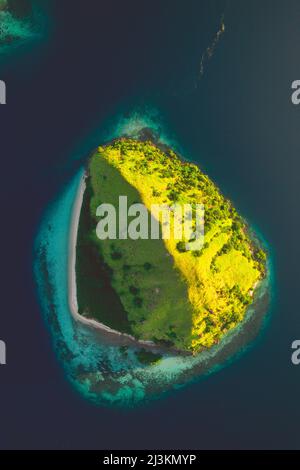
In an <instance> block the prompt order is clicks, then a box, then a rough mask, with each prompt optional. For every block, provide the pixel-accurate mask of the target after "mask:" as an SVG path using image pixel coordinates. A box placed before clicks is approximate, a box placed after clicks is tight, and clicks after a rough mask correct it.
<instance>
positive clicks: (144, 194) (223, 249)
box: [89, 138, 266, 353]
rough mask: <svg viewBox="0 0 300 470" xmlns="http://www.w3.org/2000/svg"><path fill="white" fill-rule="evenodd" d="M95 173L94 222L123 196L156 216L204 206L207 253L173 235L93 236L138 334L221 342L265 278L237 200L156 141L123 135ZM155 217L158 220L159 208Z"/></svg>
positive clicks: (190, 345)
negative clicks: (178, 206) (102, 208)
mask: <svg viewBox="0 0 300 470" xmlns="http://www.w3.org/2000/svg"><path fill="white" fill-rule="evenodd" d="M89 174H90V183H89V184H90V185H91V189H92V194H93V196H92V199H91V205H90V211H91V212H90V215H91V217H92V218H93V219H95V222H96V217H95V214H96V208H97V206H98V205H99V204H100V203H102V202H106V203H113V204H114V205H115V206H116V207H117V206H118V198H119V196H120V195H127V196H128V204H131V203H134V202H143V203H144V204H145V206H146V207H147V209H148V211H149V212H150V211H151V208H152V205H153V204H164V205H169V206H172V205H173V204H174V203H188V204H192V205H193V204H197V203H198V204H199V203H202V204H203V205H204V209H205V238H204V246H203V248H202V249H201V250H197V251H185V250H184V249H182V246H180V244H179V243H178V240H176V239H174V236H171V238H170V239H166V240H151V239H150V240H136V241H134V240H114V241H110V240H106V241H101V242H100V241H99V240H97V237H96V235H95V233H93V234H91V239H93V242H94V243H96V244H97V246H98V247H99V250H100V251H101V254H102V256H103V259H104V261H105V263H106V264H107V265H108V266H109V267H110V268H111V269H112V285H113V287H114V289H115V291H116V292H117V293H118V295H119V297H120V299H121V302H122V304H123V306H124V308H125V310H126V312H127V315H128V319H129V321H130V324H131V327H132V332H133V334H134V335H135V336H136V337H138V338H140V339H144V340H155V341H168V342H170V343H172V344H173V345H174V346H175V347H176V348H178V349H181V350H189V351H191V352H193V353H196V352H199V351H201V350H202V349H204V348H209V347H211V346H212V345H214V344H216V343H218V342H219V341H220V339H221V338H222V336H224V335H225V334H226V333H227V332H228V331H229V330H231V329H232V328H234V327H235V326H236V325H237V324H238V323H239V322H240V321H242V319H243V318H244V315H245V312H246V309H247V307H248V306H249V304H250V303H251V302H252V299H253V293H254V290H255V287H256V286H257V284H258V282H259V281H260V280H261V279H262V278H263V276H264V274H265V260H266V255H265V253H264V252H263V251H262V250H261V249H260V248H259V247H258V246H257V245H256V244H255V242H254V241H253V240H251V239H250V237H249V234H248V231H247V226H246V225H245V223H244V221H243V220H242V219H241V217H240V216H239V215H238V214H237V212H236V210H235V209H234V207H233V206H232V204H231V202H230V201H229V200H228V199H226V198H225V197H224V196H223V195H222V194H221V193H220V191H219V189H218V188H217V187H216V185H215V184H214V183H213V182H212V181H211V180H210V179H209V178H208V176H206V175H205V174H204V173H203V172H202V171H201V170H200V169H199V167H198V166H196V165H194V164H192V163H189V162H184V161H182V160H181V159H180V158H179V157H178V156H177V155H176V154H175V153H174V152H173V151H172V150H170V149H168V148H166V147H162V148H159V147H158V146H156V145H155V144H154V143H152V142H151V141H146V142H141V141H137V140H132V139H125V138H124V139H118V140H116V141H114V142H113V143H111V144H109V145H106V146H103V147H99V148H98V150H97V152H95V153H94V154H93V156H92V157H91V160H90V164H89ZM152 215H153V216H154V217H157V214H155V213H154V212H153V209H152ZM95 226H96V225H95ZM171 234H172V232H171ZM186 241H187V240H186ZM99 301H101V299H99ZM112 314H113V313H112Z"/></svg>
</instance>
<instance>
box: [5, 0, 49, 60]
mask: <svg viewBox="0 0 300 470" xmlns="http://www.w3.org/2000/svg"><path fill="white" fill-rule="evenodd" d="M45 5H46V3H45V2H39V1H37V0H34V1H32V14H31V15H30V16H29V17H26V18H17V17H15V16H13V15H12V14H11V13H10V12H9V11H0V56H4V57H5V58H6V57H7V56H10V55H11V54H13V53H14V52H15V51H17V50H19V48H20V46H22V48H23V47H24V46H29V47H31V46H32V45H34V44H35V43H36V42H39V41H40V40H41V39H42V38H43V37H45V36H46V32H47V30H48V27H49V21H50V18H49V17H48V16H47V15H46V13H45V10H44V7H45Z"/></svg>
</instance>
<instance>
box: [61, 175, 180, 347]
mask: <svg viewBox="0 0 300 470" xmlns="http://www.w3.org/2000/svg"><path fill="white" fill-rule="evenodd" d="M85 178H86V173H85V172H84V174H83V176H82V177H81V180H80V183H79V186H78V190H77V194H76V198H75V202H74V205H73V209H72V215H71V224H70V227H71V228H70V237H69V254H68V257H69V262H68V303H69V308H70V312H71V314H72V317H73V318H74V320H75V321H78V322H81V323H82V324H84V325H86V326H90V327H92V328H94V329H96V330H98V331H101V332H102V333H106V334H108V335H109V336H113V337H115V338H118V339H120V340H123V343H124V340H125V342H126V341H127V342H128V343H129V344H131V345H136V346H139V347H143V348H147V349H149V350H152V351H153V350H154V351H155V352H157V351H163V352H166V350H165V349H164V348H163V347H161V346H159V345H157V344H155V343H153V342H152V341H140V340H137V339H136V338H134V336H131V335H129V334H127V333H120V332H119V331H117V330H114V329H112V328H110V327H109V326H106V325H104V323H100V322H99V321H97V320H93V319H91V318H85V317H84V316H82V315H80V313H79V312H78V302H77V285H76V248H77V234H78V226H79V220H80V213H81V207H82V202H83V197H84V192H85V189H86V184H85ZM123 345H124V344H120V346H123ZM168 351H169V352H170V350H169V349H168ZM176 352H178V351H176ZM178 353H179V352H178Z"/></svg>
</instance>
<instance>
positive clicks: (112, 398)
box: [35, 114, 271, 407]
mask: <svg viewBox="0 0 300 470" xmlns="http://www.w3.org/2000/svg"><path fill="white" fill-rule="evenodd" d="M145 126H147V127H152V129H153V130H154V131H156V132H160V131H159V126H158V125H157V124H154V122H153V121H151V119H148V118H145V117H143V118H139V116H138V115H137V114H133V115H132V117H131V118H127V119H124V120H120V121H119V124H118V125H116V126H114V131H113V132H109V133H108V134H109V138H112V137H114V136H115V135H123V134H124V133H126V134H129V135H132V136H134V135H136V133H137V132H138V131H139V130H140V129H141V128H143V127H145ZM113 133H115V135H114V134H113ZM160 138H161V141H163V142H164V143H168V145H171V146H173V147H175V148H177V149H178V145H176V144H175V143H174V142H170V141H168V139H167V138H166V137H165V136H164V134H163V133H161V137H160ZM99 143H101V142H99ZM82 173H83V169H81V170H80V171H79V172H78V173H77V174H76V175H75V176H74V177H73V179H72V181H71V182H70V183H69V185H67V187H65V188H64V190H63V191H62V193H61V194H60V195H59V197H58V198H57V199H56V201H55V202H53V203H52V204H51V206H50V207H49V208H48V210H47V212H46V214H45V216H44V218H43V220H42V223H41V226H40V229H39V233H38V236H37V239H36V244H35V253H36V257H35V276H36V280H37V285H38V291H39V296H40V301H41V306H42V310H43V312H44V315H45V320H46V323H47V326H48V327H49V328H50V331H51V334H52V338H53V345H54V348H55V351H56V354H57V356H58V358H59V361H60V362H61V364H62V366H63V368H64V370H65V373H66V376H67V378H68V380H69V381H70V382H71V383H72V384H73V386H74V387H75V388H76V389H77V390H78V391H79V392H80V393H81V394H82V395H83V396H84V397H85V398H87V399H89V400H91V401H93V402H94V403H96V404H100V405H113V406H126V407H131V406H135V405H137V404H140V403H144V402H145V401H147V400H149V399H150V398H154V397H155V398H157V397H159V396H161V395H162V394H164V393H166V392H169V391H170V390H172V389H177V388H178V387H181V386H184V385H185V384H187V383H190V382H191V381H194V380H198V378H199V377H203V376H205V375H208V374H211V373H212V372H216V371H217V370H218V369H219V368H220V367H222V366H223V365H225V364H227V365H228V364H229V363H230V362H231V361H232V360H235V359H237V358H238V357H239V356H240V355H241V354H242V353H243V352H245V350H246V349H247V347H248V346H247V345H249V343H250V342H251V341H252V340H253V339H254V338H256V336H257V334H258V332H259V331H260V330H261V329H262V324H263V323H264V322H265V319H266V313H267V311H268V309H269V304H268V301H269V296H268V292H269V290H270V285H271V269H269V275H268V277H267V279H266V280H265V281H264V283H263V284H262V286H261V287H260V291H259V293H258V295H257V301H256V305H255V309H254V307H253V308H252V309H249V311H248V314H247V316H246V319H245V321H244V322H243V324H241V326H240V327H239V328H237V329H236V330H234V331H233V332H231V333H230V334H229V335H228V336H227V337H226V338H224V340H223V341H222V343H221V344H220V345H218V346H216V347H214V348H212V349H211V350H210V351H209V352H207V353H202V354H201V355H199V356H197V357H182V356H176V355H172V354H164V356H163V358H162V359H161V361H159V362H158V363H156V364H154V365H150V366H143V365H142V364H140V363H139V361H138V360H137V358H136V355H135V351H136V348H135V347H133V346H132V347H128V349H127V351H126V352H124V350H121V349H120V347H119V346H118V345H113V344H111V343H108V341H107V340H104V339H103V338H101V335H100V334H99V333H98V332H97V331H94V330H93V329H90V328H88V327H86V326H84V325H82V324H80V323H78V322H75V321H74V320H73V318H72V316H71V313H70V310H69V306H68V245H69V229H70V222H71V214H72V208H73V202H74V199H75V197H76V194H77V190H78V185H79V182H80V179H81V177H82Z"/></svg>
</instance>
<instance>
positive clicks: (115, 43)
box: [0, 0, 300, 449]
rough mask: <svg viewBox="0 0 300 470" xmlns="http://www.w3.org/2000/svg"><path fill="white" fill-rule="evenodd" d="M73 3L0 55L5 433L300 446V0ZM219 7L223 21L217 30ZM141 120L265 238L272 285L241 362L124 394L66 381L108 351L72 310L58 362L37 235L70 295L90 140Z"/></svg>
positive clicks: (59, 442)
mask: <svg viewBox="0 0 300 470" xmlns="http://www.w3.org/2000/svg"><path fill="white" fill-rule="evenodd" d="M63 5H65V6H63ZM66 5H67V2H58V1H53V2H45V11H46V13H45V14H46V15H48V21H47V28H46V29H47V34H45V36H42V37H40V38H39V39H37V38H36V40H33V41H31V43H30V47H29V46H27V47H26V48H22V47H20V48H19V49H18V48H16V49H15V51H14V52H13V53H11V54H9V55H8V56H6V58H3V60H1V61H0V78H1V79H3V80H5V81H6V83H7V87H8V104H7V105H6V106H5V107H3V106H2V107H1V108H0V119H1V129H0V133H1V134H0V135H1V156H2V159H1V163H2V183H1V198H0V201H1V205H2V207H1V209H2V214H3V218H4V220H3V224H2V230H1V239H2V240H1V241H2V244H1V246H2V247H3V250H2V263H1V279H2V286H3V288H2V315H1V316H0V338H1V339H4V340H5V341H6V343H7V347H8V365H7V366H6V367H5V368H3V369H1V370H0V385H1V404H0V412H1V423H4V425H1V427H0V448H109V449H113V448H148V449H151V448H181V449H182V448H199V449H202V448H212V449H213V448H253V447H255V448H266V447H267V448H295V447H296V448H299V447H300V445H299V444H300V441H299V431H298V427H299V426H298V422H299V418H300V411H299V406H298V402H299V391H300V390H299V389H300V386H299V373H300V368H297V367H296V366H293V365H292V363H291V343H292V341H293V340H295V339H298V338H299V337H300V320H299V318H300V316H299V307H298V295H297V294H298V290H297V282H298V279H299V275H298V274H299V273H298V270H299V268H298V266H299V263H298V259H299V254H300V253H299V247H298V246H299V243H298V229H299V219H298V217H297V212H298V211H297V202H298V196H299V191H300V189H299V169H300V168H299V150H300V149H299V143H298V141H299V139H298V125H297V124H298V119H299V117H298V116H297V109H296V108H295V107H293V105H292V104H291V101H290V85H291V82H292V81H293V80H295V79H297V78H299V72H300V70H298V69H299V68H300V67H299V66H298V64H297V60H298V59H297V51H296V50H295V47H294V44H296V43H297V41H298V40H299V39H300V37H299V36H300V30H299V28H298V23H297V17H298V18H299V14H300V7H299V5H298V2H296V1H293V0H290V1H289V2H287V3H286V4H285V6H284V7H283V4H282V2H280V1H277V0H272V1H270V0H266V1H265V2H263V4H262V2H258V1H256V0H254V1H251V2H250V1H244V2H238V1H227V2H226V1H221V0H219V1H217V0H216V1H211V0H209V1H208V0H207V1H201V2H200V1H188V2H185V3H184V4H183V2H181V1H172V2H171V1H165V2H151V6H147V7H146V4H145V5H144V6H143V5H141V3H140V2H135V1H132V2H126V5H125V3H124V2H121V1H119V2H114V1H112V2H110V3H109V5H107V4H104V3H103V2H99V1H90V2H89V4H88V6H83V5H82V2H79V1H77V0H75V1H74V2H72V8H70V7H68V6H66ZM297 15H298V16H297ZM222 18H224V23H225V27H226V31H225V33H224V34H222V35H221V36H220V35H219V36H216V35H217V32H218V31H219V29H220V24H221V21H222ZM216 37H218V38H219V39H218V41H216V40H215V38H216ZM208 47H210V50H213V54H212V56H211V57H210V55H211V54H208V53H205V51H206V50H207V48H208ZM203 54H204V55H203ZM200 70H201V72H203V73H200ZM147 122H148V123H151V125H152V126H156V128H157V130H158V131H159V132H160V133H161V135H163V136H164V137H165V139H167V141H168V143H170V144H171V145H173V146H174V148H176V150H178V151H179V152H180V153H182V154H183V155H184V156H185V157H187V158H189V159H191V160H193V161H197V163H199V165H200V167H201V168H202V169H203V170H204V171H205V172H207V173H208V174H209V176H210V177H211V178H212V179H213V180H214V181H215V182H216V183H217V185H218V186H219V187H220V188H221V189H222V191H223V192H224V193H225V194H226V195H227V196H228V197H229V198H230V199H231V200H232V201H233V202H234V204H235V206H236V207H237V208H238V210H239V211H240V212H241V214H242V215H244V216H245V217H246V218H247V219H248V220H249V222H250V223H251V225H252V226H253V227H255V229H256V230H257V231H258V233H259V234H261V235H262V236H263V238H264V240H266V242H267V246H268V247H269V251H270V259H271V264H272V266H271V267H272V276H273V277H272V294H273V295H272V304H271V307H270V312H269V313H268V319H267V322H266V324H265V327H264V328H263V329H262V330H261V332H260V334H259V336H258V338H257V339H256V341H255V343H254V344H253V345H252V347H251V348H249V349H248V350H247V351H246V352H245V353H244V354H242V355H241V356H240V357H239V358H238V359H237V360H234V361H231V362H230V364H227V365H226V367H224V368H222V369H220V370H218V371H217V372H216V373H214V374H210V375H209V376H208V377H205V378H204V379H202V380H200V381H197V382H196V383H193V384H190V385H187V386H185V387H183V388H180V389H178V390H176V391H173V392H172V393H168V394H167V395H165V396H163V397H162V398H160V399H156V400H153V401H150V402H149V403H146V404H140V405H139V406H137V407H135V408H130V409H124V408H122V409H120V408H114V407H112V406H110V407H107V406H101V404H100V405H99V403H98V404H95V403H93V400H87V399H86V398H84V392H85V390H81V393H78V390H76V387H74V386H73V385H72V380H71V379H72V377H71V375H72V374H70V373H69V372H70V370H67V369H66V368H65V367H64V366H63V363H65V364H70V363H71V362H72V360H73V361H76V360H77V359H78V358H80V361H81V363H84V361H86V363H89V365H91V362H90V361H91V360H92V359H93V358H94V360H95V361H97V358H98V357H99V354H100V353H101V351H99V347H98V346H95V343H94V342H93V341H91V338H90V335H92V333H91V332H89V331H87V330H83V329H82V330H81V332H80V334H78V332H77V338H76V340H77V342H74V341H73V335H74V330H73V325H72V321H71V318H70V317H69V316H68V315H64V316H62V317H60V319H59V321H61V322H62V323H61V325H60V326H63V331H64V338H63V339H64V345H65V344H66V343H67V342H69V343H70V344H71V343H72V344H77V347H78V349H77V351H76V354H77V359H76V355H73V356H68V354H70V351H68V350H65V351H64V353H65V356H64V359H65V361H64V362H62V361H61V360H58V358H57V355H56V354H55V349H57V348H59V340H60V339H61V338H59V335H57V336H56V337H55V335H54V336H53V335H52V334H51V332H50V329H49V326H48V325H49V322H48V321H47V318H45V316H44V315H43V313H42V312H43V308H42V307H43V305H41V302H40V297H39V295H38V289H37V285H36V282H35V276H34V271H35V269H34V266H36V265H35V263H34V261H35V260H36V243H37V241H40V242H43V243H48V248H49V243H53V246H52V247H51V246H50V250H49V251H48V253H52V254H53V263H54V264H56V266H55V270H54V271H55V275H56V282H57V284H58V285H60V286H61V289H58V290H57V292H56V302H57V304H58V303H59V302H60V304H61V305H63V303H64V302H65V298H62V297H60V294H63V293H64V292H65V284H66V279H65V276H66V257H65V256H64V255H65V253H66V250H67V236H66V235H67V234H66V221H67V214H68V212H69V209H68V207H69V208H70V205H71V204H72V200H73V197H74V193H75V191H76V185H77V183H78V178H79V173H80V171H81V169H82V166H83V165H84V163H85V161H86V158H87V155H88V154H89V152H90V151H91V150H92V149H93V148H94V147H96V146H97V145H98V144H99V143H101V142H102V141H103V140H105V139H109V138H110V137H111V136H113V135H116V133H117V132H118V130H119V129H118V126H120V127H121V128H122V129H124V128H126V126H127V128H128V129H131V130H132V129H135V128H136V127H137V126H139V125H140V123H141V125H143V126H144V124H145V123H146V124H147ZM69 213H70V212H69ZM47 223H48V225H47ZM45 224H46V225H45ZM51 224H52V225H51ZM51 231H52V235H53V236H49V233H50V234H51ZM48 287H49V286H48ZM49 288H50V287H49ZM56 306H57V305H56ZM54 307H55V306H54ZM65 307H66V306H65ZM66 308H67V307H66ZM54 321H55V320H54ZM52 324H53V322H52ZM58 326H59V325H58ZM58 326H57V328H58ZM57 331H58V329H57ZM55 338H56V339H57V340H58V342H57V343H55ZM54 343H55V344H54ZM61 344H62V343H61ZM73 353H74V351H73ZM66 358H67V360H66ZM78 360H79V359H78ZM82 392H83V393H82ZM135 393H136V394H137V397H139V393H143V390H141V389H140V388H139V387H138V386H137V388H136V391H135Z"/></svg>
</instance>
